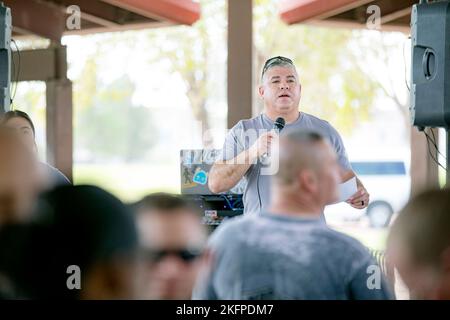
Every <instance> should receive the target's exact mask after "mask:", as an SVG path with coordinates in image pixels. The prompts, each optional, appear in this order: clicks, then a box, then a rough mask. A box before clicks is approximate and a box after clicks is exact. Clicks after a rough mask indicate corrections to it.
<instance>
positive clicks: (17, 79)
mask: <svg viewBox="0 0 450 320" xmlns="http://www.w3.org/2000/svg"><path fill="white" fill-rule="evenodd" d="M11 43H14V46H15V47H16V51H17V56H18V57H19V59H18V60H19V63H18V65H17V74H16V81H15V82H16V85H15V87H14V94H13V96H12V97H11V105H12V104H13V102H14V99H15V97H16V93H17V86H18V84H19V76H20V62H21V61H20V59H21V58H20V50H19V46H18V45H17V43H16V41H15V40H14V39H11Z"/></svg>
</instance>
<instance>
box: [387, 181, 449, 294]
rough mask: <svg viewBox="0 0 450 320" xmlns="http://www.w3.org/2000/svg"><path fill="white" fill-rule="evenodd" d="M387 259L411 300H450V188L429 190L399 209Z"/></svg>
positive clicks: (388, 246) (391, 232)
mask: <svg viewBox="0 0 450 320" xmlns="http://www.w3.org/2000/svg"><path fill="white" fill-rule="evenodd" d="M387 258H388V259H389V261H390V263H392V265H393V266H394V267H395V268H396V269H397V271H398V273H399V275H400V276H401V278H402V280H403V282H404V283H405V285H406V286H407V287H408V288H409V291H410V298H411V299H433V300H437V299H439V300H450V190H449V189H443V190H429V191H426V192H423V193H421V194H419V195H417V196H415V197H413V198H412V199H411V200H410V201H409V202H408V203H407V204H406V206H405V207H404V208H403V209H402V210H401V211H400V212H399V214H398V217H397V219H396V220H395V221H394V223H393V225H392V227H391V229H390V232H389V236H388V245H387Z"/></svg>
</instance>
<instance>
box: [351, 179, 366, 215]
mask: <svg viewBox="0 0 450 320" xmlns="http://www.w3.org/2000/svg"><path fill="white" fill-rule="evenodd" d="M346 202H347V203H348V204H350V205H351V206H352V207H353V208H356V209H364V208H366V207H367V206H368V205H369V193H368V192H367V190H366V188H364V186H363V185H362V184H359V185H358V190H357V191H356V193H355V194H354V195H352V196H351V197H350V198H349V199H348V200H347V201H346Z"/></svg>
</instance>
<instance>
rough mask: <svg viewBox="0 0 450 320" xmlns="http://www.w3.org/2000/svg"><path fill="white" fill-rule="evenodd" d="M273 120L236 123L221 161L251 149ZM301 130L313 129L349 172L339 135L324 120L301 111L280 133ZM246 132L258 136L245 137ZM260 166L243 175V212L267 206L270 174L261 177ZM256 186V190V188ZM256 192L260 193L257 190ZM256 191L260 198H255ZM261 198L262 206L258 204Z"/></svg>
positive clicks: (266, 118)
mask: <svg viewBox="0 0 450 320" xmlns="http://www.w3.org/2000/svg"><path fill="white" fill-rule="evenodd" d="M273 123H274V122H273V121H272V120H271V119H269V118H268V117H267V116H266V115H265V114H264V113H262V114H260V115H259V116H257V117H255V118H252V119H248V120H241V121H239V122H238V123H237V124H236V125H235V126H234V127H233V128H232V129H231V130H230V131H229V132H228V135H227V137H226V139H225V143H224V146H223V149H222V155H221V159H222V160H230V159H233V158H235V157H236V156H237V155H238V154H240V153H241V152H243V151H244V150H247V149H248V148H250V147H251V146H252V145H253V143H254V142H255V141H256V140H257V138H258V137H259V136H260V135H261V134H263V133H264V132H267V131H270V130H272V129H273ZM290 129H304V130H315V131H317V132H318V133H320V134H322V135H323V136H324V137H325V138H327V139H328V140H329V142H330V143H331V145H332V147H333V149H334V151H335V152H336V154H337V157H338V162H339V164H340V165H341V166H342V168H343V169H344V170H351V166H350V163H349V161H348V159H347V154H346V151H345V147H344V143H343V142H342V139H341V136H340V135H339V133H338V132H337V131H336V129H334V128H333V127H332V126H331V125H330V124H329V123H328V122H327V121H325V120H321V119H319V118H317V117H314V116H312V115H310V114H307V113H305V112H300V115H299V117H298V118H297V120H296V121H294V122H293V123H290V124H286V126H285V127H284V129H283V130H290ZM249 131H252V132H256V133H257V135H252V134H248V132H249ZM260 172H261V164H260V162H259V161H258V163H257V164H253V165H252V166H251V167H250V168H249V169H248V171H247V172H246V174H245V176H244V179H245V180H246V187H245V190H244V213H255V212H261V210H265V209H267V208H268V206H269V203H270V177H271V176H270V175H260ZM258 186H259V188H258ZM258 189H259V190H258ZM258 191H259V196H258ZM260 199H261V207H260V203H259V201H260Z"/></svg>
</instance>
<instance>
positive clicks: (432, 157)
mask: <svg viewBox="0 0 450 320" xmlns="http://www.w3.org/2000/svg"><path fill="white" fill-rule="evenodd" d="M423 133H424V134H425V136H426V138H427V147H428V153H429V154H430V157H431V159H433V161H434V162H435V163H436V164H437V165H438V166H440V167H441V168H442V169H444V171H446V172H447V169H446V168H444V166H443V165H442V164H441V163H440V162H439V161H438V160H437V159H436V158H435V157H434V156H433V154H432V153H431V149H430V141H431V138H430V136H429V135H428V134H427V133H426V132H425V130H424V131H423Z"/></svg>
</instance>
